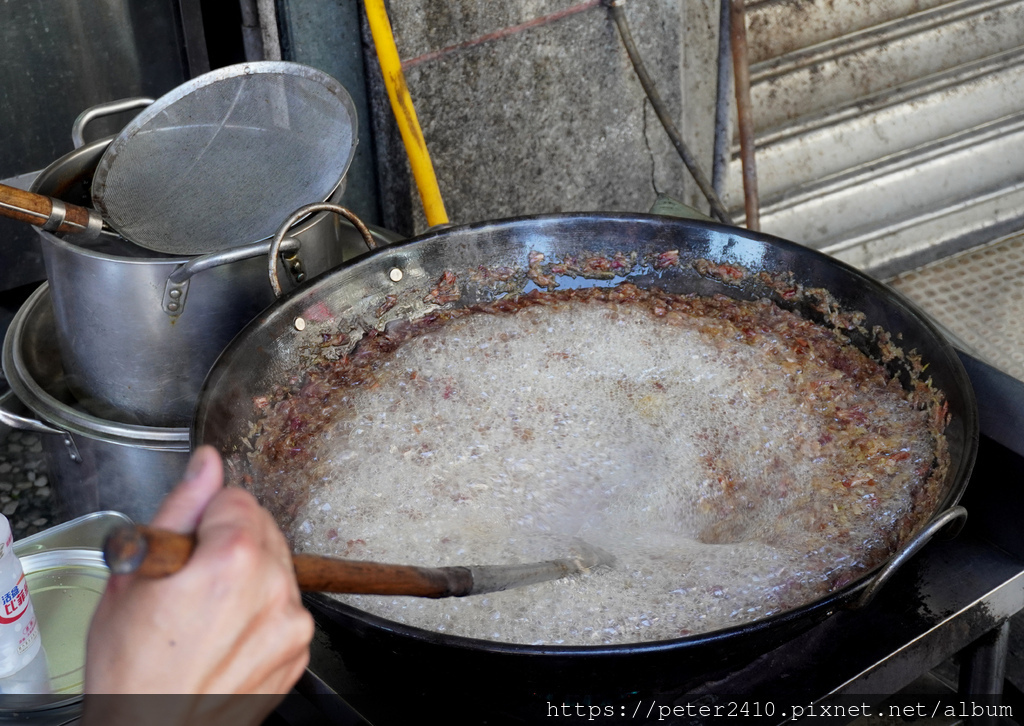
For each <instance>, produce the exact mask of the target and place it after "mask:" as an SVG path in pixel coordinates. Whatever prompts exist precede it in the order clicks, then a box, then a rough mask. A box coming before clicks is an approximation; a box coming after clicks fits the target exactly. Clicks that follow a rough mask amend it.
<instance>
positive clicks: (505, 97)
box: [367, 0, 718, 233]
mask: <svg viewBox="0 0 1024 726" xmlns="http://www.w3.org/2000/svg"><path fill="white" fill-rule="evenodd" d="M389 12H390V16H391V22H392V26H393V28H394V32H395V39H396V43H397V45H398V50H399V54H400V56H401V58H402V61H403V66H404V68H405V73H406V79H407V82H408V85H409V89H410V92H411V94H412V97H413V101H414V104H415V106H416V111H417V114H418V116H419V119H420V123H421V125H422V127H423V131H424V135H425V137H426V140H427V146H428V148H429V150H430V153H431V156H432V158H433V161H434V166H435V169H436V172H437V175H438V180H439V183H440V187H441V192H442V195H443V196H444V199H445V204H446V207H447V209H448V214H449V217H450V218H451V220H452V222H454V223H466V222H473V221H478V220H484V219H496V218H501V217H508V216H515V215H523V214H539V213H545V212H567V211H591V210H609V211H612V210H624V211H646V210H648V209H649V208H650V206H651V204H652V203H653V202H654V199H655V196H656V195H657V194H658V193H659V192H662V193H665V194H668V195H670V196H674V197H676V198H678V199H680V200H683V201H687V202H688V203H692V204H695V205H696V206H699V207H700V208H701V209H706V204H705V203H704V202H703V199H702V198H700V196H699V192H697V190H696V185H695V184H694V183H693V182H692V180H691V179H690V178H689V176H688V174H687V172H686V170H685V168H684V167H683V165H682V162H681V161H680V160H679V158H678V155H677V154H676V152H675V150H674V148H673V147H672V145H671V143H670V142H669V140H668V137H667V136H666V134H665V132H664V130H663V128H662V127H661V125H660V123H659V122H658V120H657V117H656V116H655V115H654V112H653V110H652V109H651V107H650V104H649V103H648V102H647V101H646V98H645V96H644V93H643V89H642V88H641V86H640V83H639V81H638V80H637V78H636V75H635V74H634V72H633V68H632V66H631V65H630V63H629V59H628V57H627V56H626V52H625V49H624V48H623V46H622V43H621V40H620V38H619V36H618V32H617V30H616V28H615V25H614V23H613V22H612V21H611V19H610V17H609V15H608V11H607V9H606V8H605V7H604V6H603V5H601V4H600V3H599V2H597V1H596V0H590V1H589V2H579V1H578V0H522V1H520V2H512V3H509V2H495V1H493V0H401V2H391V4H390V8H389ZM626 13H627V17H628V18H629V22H630V24H631V26H632V32H633V36H634V38H635V40H636V42H637V45H638V46H639V48H640V51H641V53H642V55H643V57H644V60H645V63H646V64H647V66H648V71H649V72H650V74H651V76H652V77H653V78H654V80H655V82H656V83H657V85H658V89H659V91H660V93H661V94H662V96H663V97H664V99H665V101H666V103H667V104H668V106H669V108H670V109H672V112H673V115H674V116H675V118H676V122H677V124H678V125H679V127H680V129H681V131H682V132H683V135H684V137H685V138H686V140H687V142H688V143H689V144H691V146H692V148H693V150H694V152H695V153H696V154H697V155H698V156H699V158H700V159H701V162H702V164H703V165H704V167H705V171H706V172H707V173H708V175H709V176H710V170H711V149H712V139H713V125H714V120H713V108H714V96H715V62H716V55H715V54H716V48H717V18H718V1H717V0H630V2H628V3H627V4H626ZM367 37H368V36H367ZM367 60H368V68H367V79H368V83H369V86H370V96H371V101H372V106H373V117H374V126H375V143H376V146H377V155H378V173H379V174H380V176H381V179H380V181H381V188H382V192H383V194H382V200H381V207H382V213H383V221H384V224H385V225H386V226H389V227H391V228H393V229H396V230H398V231H403V232H406V233H409V232H412V231H417V232H418V231H422V230H423V229H424V228H425V226H426V224H425V220H424V217H423V212H422V206H421V205H420V203H419V198H418V195H417V193H416V191H415V188H414V187H413V186H412V183H411V176H410V174H409V171H408V162H407V160H406V158H405V155H404V151H403V150H402V149H401V145H400V143H399V142H398V139H397V136H396V132H395V129H394V126H393V119H392V118H391V110H390V106H389V105H388V104H387V101H386V98H385V96H384V90H383V88H382V85H381V82H380V73H379V69H377V68H376V67H375V65H374V62H373V61H374V59H373V57H372V48H370V49H369V53H368V58H367Z"/></svg>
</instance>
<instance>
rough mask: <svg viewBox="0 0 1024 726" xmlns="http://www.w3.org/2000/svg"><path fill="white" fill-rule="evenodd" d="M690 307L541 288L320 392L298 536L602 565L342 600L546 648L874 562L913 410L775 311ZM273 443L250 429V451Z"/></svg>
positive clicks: (759, 596) (713, 624)
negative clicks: (598, 555) (477, 586)
mask: <svg viewBox="0 0 1024 726" xmlns="http://www.w3.org/2000/svg"><path fill="white" fill-rule="evenodd" d="M679 300H681V301H682V300H683V298H679ZM690 300H691V303H692V304H691V303H688V304H687V305H688V307H687V306H683V307H686V309H687V311H688V312H687V313H686V314H684V315H673V314H672V313H671V312H670V313H669V314H667V315H666V314H665V310H664V308H658V307H657V305H655V306H653V307H652V306H651V305H638V304H620V303H619V302H615V301H609V300H605V299H601V296H600V294H597V297H593V298H588V299H585V300H579V299H575V298H565V299H561V298H558V297H557V294H555V295H553V296H552V297H550V298H549V299H547V300H545V301H544V303H543V304H530V305H526V306H525V307H521V308H518V309H515V310H513V311H504V312H496V311H493V310H487V311H486V312H485V311H480V312H478V313H476V314H468V315H464V316H462V317H458V318H455V319H452V320H449V321H447V322H446V323H445V324H443V325H439V326H427V327H425V328H424V329H423V330H422V331H418V332H417V333H416V334H414V335H411V336H410V337H409V338H408V339H407V340H405V341H404V342H402V344H401V345H399V346H398V347H397V348H395V349H394V350H389V351H387V352H386V353H382V354H381V355H379V356H377V357H375V358H373V363H372V365H371V366H370V367H369V369H370V371H371V372H370V373H369V374H368V377H367V378H365V379H363V380H361V381H360V383H359V385H352V386H349V387H345V386H334V387H333V388H332V390H331V392H330V393H329V394H326V395H325V397H324V399H323V400H318V401H317V411H319V412H320V415H321V416H325V417H326V418H325V420H324V421H321V428H320V429H319V430H318V434H317V435H316V436H315V437H313V438H311V439H310V440H309V441H308V442H307V443H306V445H305V446H306V450H305V451H304V455H306V456H307V457H308V461H309V462H311V463H309V464H308V465H307V471H308V472H309V474H308V476H310V477H311V479H312V480H313V481H316V482H319V483H318V485H317V486H316V487H314V488H313V489H312V490H311V492H310V495H309V497H308V499H307V500H306V501H305V503H304V504H303V506H302V507H301V508H300V509H299V510H298V512H297V516H295V518H294V524H293V525H292V528H291V532H290V536H291V539H292V541H293V544H294V546H295V547H296V549H297V550H300V551H305V552H314V553H320V554H327V555H334V556H341V557H349V558H355V559H365V560H377V561H382V562H396V563H406V564H415V565H421V566H444V565H483V564H505V563H525V562H533V561H541V560H547V559H556V558H563V557H568V556H571V555H572V554H573V542H574V540H575V539H576V538H580V539H582V540H584V541H586V542H588V543H591V544H594V545H597V546H600V547H602V548H604V549H605V550H607V551H608V552H610V553H612V554H613V555H614V556H615V557H616V561H615V564H614V565H613V566H611V567H601V568H597V569H595V570H593V571H590V572H587V573H584V574H582V575H578V576H573V577H570V578H566V579H563V580H558V581H551V582H547V583H541V584H537V585H532V586H528V587H523V588H517V589H513V590H508V591H505V592H500V593H493V594H487V595H480V596H474V597H469V598H462V599H449V600H424V599H418V598H408V597H379V596H340V597H341V599H342V600H344V601H345V602H348V603H350V604H352V605H354V606H356V607H358V608H360V609H363V610H366V611H368V612H371V613H375V614H377V615H380V616H382V617H385V618H388V619H390V620H394V621H397V622H401V623H406V624H409V625H413V626H417V627H420V628H425V629H427V630H434V631H439V632H445V633H451V634H457V635H463V636H468V637H472V638H482V639H488V640H497V641H506V642H515V643H536V644H541V643H544V644H569V645H599V644H613V643H628V642H640V641H650V640H664V639H670V638H675V637H680V636H682V635H688V634H693V633H701V632H708V631H712V630H717V629H720V628H724V627H729V626H733V625H738V624H741V623H745V622H749V621H751V620H756V619H759V618H762V617H765V616H768V615H771V614H773V613H776V612H780V611H783V610H786V609H789V608H792V607H795V606H798V605H801V604H804V603H806V602H808V601H809V600H812V599H815V598H817V597H819V596H821V595H823V594H826V593H827V592H829V591H831V590H833V589H835V588H837V587H839V586H841V585H843V584H845V583H846V582H848V581H850V580H851V579H853V577H855V576H857V575H859V574H861V573H863V572H864V571H865V570H866V569H868V568H870V567H872V566H874V565H875V564H877V563H878V561H880V559H882V558H884V557H885V556H887V555H888V554H889V552H890V551H891V549H892V547H893V541H892V540H893V533H894V532H895V531H897V530H900V529H901V528H905V527H906V526H908V525H907V524H906V521H907V518H908V517H909V516H910V515H911V514H913V513H914V512H915V511H916V509H917V508H918V506H919V504H920V500H921V498H922V494H921V492H922V489H923V488H924V487H925V486H926V479H927V473H928V471H929V468H930V466H931V465H932V462H933V460H934V459H935V456H936V436H937V435H938V434H936V433H935V432H932V431H930V430H929V425H928V414H927V411H923V410H919V409H918V408H917V407H916V406H914V405H912V404H911V403H910V402H909V401H908V400H907V399H906V396H905V395H904V394H903V392H902V390H901V389H900V388H899V387H898V386H897V385H896V384H895V383H894V382H892V381H889V380H888V379H887V377H886V376H885V374H884V371H883V370H882V369H881V368H880V367H879V366H877V365H876V364H874V363H872V362H870V361H868V359H867V358H866V357H864V356H863V355H862V354H861V353H860V352H859V351H855V350H853V349H849V348H844V347H843V346H842V345H841V343H840V342H839V341H838V340H836V338H835V336H834V335H833V334H832V333H831V332H829V331H826V330H825V329H824V328H820V327H818V326H813V327H812V328H807V327H806V326H812V325H813V324H811V323H808V322H807V321H804V320H802V319H800V318H798V317H797V316H795V315H793V314H791V313H787V312H784V311H782V310H780V309H778V308H776V307H775V306H773V305H771V304H769V303H764V302H755V303H741V302H737V301H728V302H727V303H726V302H722V301H721V300H720V301H718V302H717V303H715V304H714V305H711V304H710V303H708V304H709V305H710V308H708V309H705V308H704V307H703V304H704V303H702V302H701V301H700V299H697V301H696V302H693V301H692V299H690ZM723 311H727V312H723ZM728 311H732V312H728ZM730 315H731V316H732V317H730ZM750 321H753V323H750ZM754 323H756V325H755V326H754V327H753V328H752V329H751V325H753V324H754ZM837 351H841V354H842V356H844V357H842V358H837V355H839V353H838V352H837ZM324 401H326V405H325V404H324ZM290 411H291V412H292V414H294V410H293V409H290ZM268 450H269V447H268V446H267V445H266V442H263V443H262V445H261V443H260V442H259V441H258V442H257V452H256V454H255V455H254V456H253V459H254V461H255V462H257V463H259V461H260V458H261V457H263V456H267V451H268Z"/></svg>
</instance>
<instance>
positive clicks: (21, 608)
mask: <svg viewBox="0 0 1024 726" xmlns="http://www.w3.org/2000/svg"><path fill="white" fill-rule="evenodd" d="M27 609H28V587H27V586H26V585H25V575H24V574H22V576H21V578H20V579H19V580H18V582H17V584H16V585H15V586H14V587H12V588H11V589H10V590H8V591H7V592H5V593H4V594H3V595H0V624H3V625H10V624H11V623H13V622H15V621H16V620H17V619H18V618H20V617H21V616H22V615H24V614H25V610H27Z"/></svg>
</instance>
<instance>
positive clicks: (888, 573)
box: [850, 506, 967, 610]
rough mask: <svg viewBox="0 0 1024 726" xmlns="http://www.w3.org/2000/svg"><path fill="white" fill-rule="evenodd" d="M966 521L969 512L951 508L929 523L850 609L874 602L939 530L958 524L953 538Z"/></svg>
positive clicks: (960, 508)
mask: <svg viewBox="0 0 1024 726" xmlns="http://www.w3.org/2000/svg"><path fill="white" fill-rule="evenodd" d="M966 519H967V510H966V509H964V508H963V507H961V506H955V507H950V508H949V509H947V510H946V511H945V512H943V513H942V514H940V515H939V516H937V517H936V518H935V519H933V520H932V521H931V522H929V523H928V525H927V526H926V527H925V528H924V529H922V530H921V531H920V532H918V533H917V534H915V535H914V536H913V537H912V538H911V539H910V542H908V543H907V545H906V546H905V547H904V548H903V549H901V550H900V551H899V552H897V553H896V556H895V557H893V558H892V560H891V561H890V562H889V564H887V565H886V566H885V567H883V568H882V569H881V570H880V571H879V573H878V574H877V575H875V576H874V578H872V580H871V582H870V583H869V584H868V586H867V587H866V588H865V589H864V592H862V593H861V594H860V597H858V598H857V599H856V600H854V602H853V603H852V604H851V605H850V609H851V610H857V609H860V608H862V607H864V606H865V605H867V604H868V603H870V602H871V601H872V600H874V598H875V595H877V594H878V591H879V590H880V589H881V588H882V586H883V585H885V583H887V582H888V581H889V580H890V579H891V578H892V576H893V574H894V573H895V572H896V570H898V569H899V568H900V567H901V566H902V565H903V564H904V563H905V562H906V561H907V560H909V559H910V558H911V557H913V556H914V555H915V554H917V552H918V550H920V549H921V548H922V547H924V546H925V545H926V544H928V542H929V541H930V540H931V538H932V537H934V536H935V535H936V534H937V533H938V532H939V530H941V529H942V528H944V527H945V526H946V525H948V524H950V523H952V522H957V524H956V528H955V529H954V530H953V532H952V536H955V535H956V534H957V533H959V532H960V529H961V528H962V527H963V526H964V522H965V521H966Z"/></svg>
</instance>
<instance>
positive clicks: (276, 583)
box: [83, 446, 313, 726]
mask: <svg viewBox="0 0 1024 726" xmlns="http://www.w3.org/2000/svg"><path fill="white" fill-rule="evenodd" d="M151 524H152V526H154V527H160V528H163V529H169V530H172V531H176V532H180V533H190V532H193V531H194V532H195V533H196V548H195V551H194V552H193V555H192V557H191V559H190V560H189V562H188V563H187V564H186V565H185V567H184V568H183V569H181V570H180V571H179V572H177V573H175V574H174V575H171V576H170V577H166V578H161V579H149V578H144V577H140V576H136V575H112V576H111V577H110V581H109V583H108V585H107V589H106V592H105V593H104V595H103V598H102V599H101V601H100V604H99V607H98V608H97V610H96V614H95V616H94V617H93V621H92V626H91V627H90V630H89V641H88V647H87V651H86V672H85V690H86V693H87V694H100V693H121V694H124V693H136V694H141V693H146V694H151V693H167V694H169V693H174V694H192V695H193V696H195V697H194V698H183V697H175V698H173V699H165V700H162V701H161V702H160V703H161V705H160V707H159V709H158V710H159V713H158V714H153V713H147V714H145V718H143V719H139V718H138V717H139V716H141V715H143V714H141V713H134V714H131V715H130V716H129V715H128V714H125V716H124V720H121V719H118V720H116V721H114V723H118V724H120V723H129V720H128V719H129V718H133V719H136V720H135V721H133V723H147V724H149V723H160V724H165V723H166V724H178V723H182V724H184V723H188V724H219V723H224V724H232V726H234V725H235V724H246V723H254V724H255V723H259V722H260V721H262V720H263V718H264V717H265V716H266V715H267V714H268V713H269V712H270V711H271V710H272V709H273V708H274V706H276V705H277V703H278V702H279V701H280V700H281V698H282V697H283V696H277V697H274V698H253V697H247V698H242V699H224V698H217V699H202V698H199V696H200V695H202V694H285V693H287V692H288V690H289V689H290V688H291V686H292V685H294V683H295V682H296V681H297V680H298V678H299V677H300V676H301V675H302V672H303V669H304V668H305V667H306V664H307V662H308V660H309V643H310V640H311V639H312V636H313V621H312V618H311V617H310V615H309V613H308V612H307V611H306V610H305V608H303V606H302V602H301V600H300V597H299V590H298V586H297V585H296V582H295V574H294V570H293V568H292V560H291V553H290V550H289V547H288V544H287V542H286V541H285V539H284V536H283V535H282V534H281V531H280V529H278V527H277V525H276V524H275V522H274V520H273V518H272V517H271V516H270V514H269V513H268V512H267V511H266V510H265V509H263V508H262V507H260V506H259V504H258V503H257V502H256V500H255V499H254V498H253V496H252V495H251V494H249V493H248V492H246V491H244V490H242V489H237V488H227V489H225V488H224V487H223V468H222V463H221V460H220V456H219V455H218V454H217V452H216V450H214V449H213V448H211V447H208V446H204V447H200V448H199V449H198V450H197V451H196V453H195V455H194V456H193V458H192V461H191V462H190V464H189V467H188V471H187V472H186V475H185V479H184V480H183V481H182V483H181V484H179V485H178V487H177V488H176V489H175V490H174V491H173V492H171V493H170V494H169V495H168V496H167V498H166V499H165V500H164V502H163V504H162V505H161V507H160V510H159V512H157V515H156V516H155V517H154V518H153V521H152V523H151ZM100 704H102V705H100ZM150 705H151V706H152V703H151V704H150ZM127 706H128V699H113V700H100V699H97V698H90V697H88V696H87V698H86V705H85V717H84V721H83V722H84V723H85V724H89V723H90V722H91V723H97V724H99V723H102V724H105V725H106V724H108V723H111V718H112V717H113V716H115V715H118V716H119V715H120V711H124V710H126V707H127ZM132 707H133V708H136V707H137V708H144V707H145V699H135V701H134V705H133V706H132ZM100 710H102V713H99V711H100ZM157 717H158V718H157Z"/></svg>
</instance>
